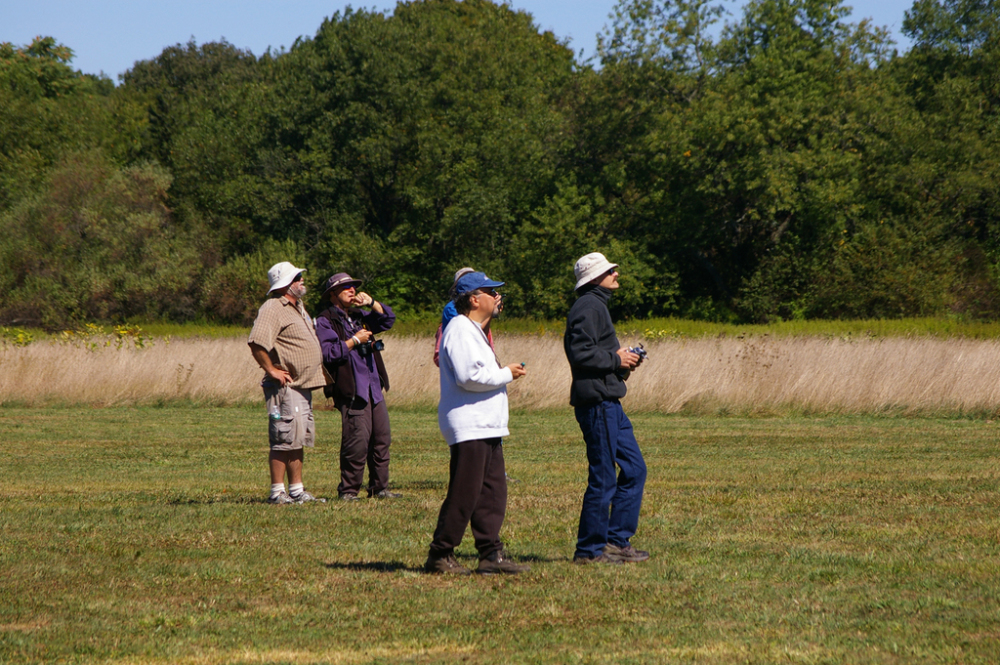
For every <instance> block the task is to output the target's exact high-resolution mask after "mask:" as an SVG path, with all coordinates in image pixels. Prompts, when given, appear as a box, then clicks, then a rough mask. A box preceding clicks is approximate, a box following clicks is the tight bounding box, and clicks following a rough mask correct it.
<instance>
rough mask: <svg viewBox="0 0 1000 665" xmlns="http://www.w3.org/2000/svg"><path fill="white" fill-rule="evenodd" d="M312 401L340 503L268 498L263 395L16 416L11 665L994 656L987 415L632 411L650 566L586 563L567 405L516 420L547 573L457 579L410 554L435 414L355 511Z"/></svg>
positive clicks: (4, 643) (6, 612)
mask: <svg viewBox="0 0 1000 665" xmlns="http://www.w3.org/2000/svg"><path fill="white" fill-rule="evenodd" d="M317 418H318V447H317V448H316V450H315V451H312V452H309V453H307V458H306V486H307V488H309V489H310V490H311V491H313V492H314V493H315V494H317V495H318V496H324V497H328V498H330V499H331V500H330V501H329V502H327V503H323V504H320V503H317V504H314V505H302V506H270V505H267V504H266V503H264V501H263V499H264V496H265V493H266V491H267V486H268V482H267V476H266V468H265V458H266V454H267V453H266V435H265V428H266V415H265V414H264V413H263V410H262V409H260V408H253V409H251V408H241V407H234V408H221V409H220V408H199V407H194V406H180V407H167V408H107V409H88V408H70V407H66V408H52V409H21V408H9V407H7V408H0V453H2V457H3V462H4V472H3V474H2V476H0V478H2V481H0V662H3V663H22V662H25V663H31V662H67V663H71V662H87V663H91V662H94V663H105V662H107V663H119V662H121V663H133V662H134V663H140V662H141V663H325V662H330V663H436V662H455V661H458V662H465V663H506V662H515V663H661V662H662V663H671V662H693V663H777V662H790V663H942V662H944V663H950V662H954V663H990V664H993V663H997V662H998V661H1000V510H998V509H1000V486H998V480H1000V452H998V436H997V433H998V425H997V424H996V423H993V422H990V421H986V420H931V419H902V418H883V419H879V418H870V417H830V418H819V417H816V418H790V417H789V418H774V419H765V418H757V419H741V418H691V417H681V416H661V415H648V414H646V415H636V416H634V417H633V422H634V424H635V426H636V430H637V434H638V437H639V440H640V442H641V445H642V447H643V450H644V452H645V455H646V460H647V463H648V466H649V480H648V483H647V486H646V497H645V502H644V504H643V509H642V518H641V522H640V530H639V533H638V535H637V536H636V537H635V538H634V540H633V543H634V544H635V545H637V546H638V547H640V548H642V549H648V550H650V552H651V553H652V559H651V560H650V561H649V562H647V563H644V564H638V565H632V566H624V567H599V566H587V567H582V566H576V565H574V564H572V562H571V558H572V554H573V544H574V538H575V532H576V520H577V516H578V511H579V503H580V498H581V495H582V492H583V489H584V485H585V482H586V478H585V474H586V464H585V459H584V451H583V446H582V443H581V441H580V439H579V434H578V431H577V429H576V423H575V421H574V420H573V417H572V413H571V412H570V411H569V410H560V411H534V412H520V413H514V414H512V417H511V421H512V435H511V437H510V438H509V439H508V440H507V444H506V446H505V450H506V453H505V454H506V457H507V466H508V473H509V474H510V476H511V477H512V478H513V479H514V481H513V482H512V483H511V485H510V500H509V506H508V513H507V522H506V525H505V528H504V538H505V541H506V542H507V544H508V547H509V550H510V551H511V553H512V554H513V555H514V556H515V558H520V559H521V560H523V561H525V562H528V563H530V564H531V566H532V570H531V572H530V573H528V574H525V575H521V576H517V577H479V576H473V577H467V578H461V579H457V578H443V577H437V576H429V575H425V574H423V573H421V572H420V568H421V565H422V564H423V561H424V558H425V556H426V551H427V545H428V543H429V541H430V538H431V533H432V531H433V527H434V524H435V520H436V517H437V510H438V508H439V506H440V503H441V500H442V498H443V496H444V492H445V488H446V483H447V463H448V462H447V461H448V451H447V447H446V445H445V444H444V442H443V441H442V440H441V439H440V436H439V434H438V431H437V421H436V414H435V413H434V412H433V411H431V410H421V411H401V410H395V411H391V418H392V424H393V432H394V443H393V450H392V455H393V461H392V467H391V473H392V480H393V485H394V487H395V488H396V489H397V490H399V491H401V492H403V493H404V494H405V497H404V498H402V499H397V500H389V501H375V500H364V501H360V502H356V503H353V504H345V503H340V502H337V501H336V500H335V498H334V497H335V496H336V484H337V480H338V478H337V471H336V466H337V444H338V441H339V416H338V414H337V413H336V412H329V411H321V412H318V414H317ZM470 541H471V536H467V541H466V542H465V543H463V545H462V548H461V550H460V554H461V555H462V556H461V557H460V560H462V561H463V562H464V563H465V564H467V565H470V566H474V565H475V557H474V549H473V547H472V545H471V542H470Z"/></svg>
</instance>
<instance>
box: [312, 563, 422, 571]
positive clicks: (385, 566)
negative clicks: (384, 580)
mask: <svg viewBox="0 0 1000 665" xmlns="http://www.w3.org/2000/svg"><path fill="white" fill-rule="evenodd" d="M323 566H324V567H326V568H329V569H330V570H362V571H367V572H370V573H398V572H401V571H402V572H410V573H422V572H423V571H424V568H423V566H408V565H406V564H405V563H403V562H401V561H355V562H351V563H338V562H334V563H324V564H323Z"/></svg>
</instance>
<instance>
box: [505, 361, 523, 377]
mask: <svg viewBox="0 0 1000 665" xmlns="http://www.w3.org/2000/svg"><path fill="white" fill-rule="evenodd" d="M507 369H509V370H510V373H511V374H513V375H514V379H515V380H517V379H520V378H521V377H522V376H524V375H525V374H527V373H528V371H527V370H526V369H524V365H523V364H522V363H513V364H511V365H507Z"/></svg>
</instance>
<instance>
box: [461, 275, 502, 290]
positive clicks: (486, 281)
mask: <svg viewBox="0 0 1000 665" xmlns="http://www.w3.org/2000/svg"><path fill="white" fill-rule="evenodd" d="M504 284H506V282H496V281H494V280H492V279H490V278H489V277H487V276H486V273H482V272H470V273H466V274H465V275H462V276H461V277H459V278H458V281H457V282H455V295H456V296H464V295H465V294H467V293H472V292H473V291H475V290H476V289H495V288H497V287H498V286H503V285H504Z"/></svg>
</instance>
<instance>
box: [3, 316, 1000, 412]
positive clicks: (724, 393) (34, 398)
mask: <svg viewBox="0 0 1000 665" xmlns="http://www.w3.org/2000/svg"><path fill="white" fill-rule="evenodd" d="M385 341H386V349H385V361H386V365H387V367H388V370H389V374H390V380H391V383H392V390H391V392H390V394H389V402H390V404H392V405H395V406H432V405H434V404H436V403H437V396H438V372H437V368H436V367H435V366H434V364H433V362H432V361H431V350H432V348H433V340H432V339H429V338H424V337H392V336H386V337H385ZM634 341H636V340H632V342H634ZM646 348H647V350H648V351H649V359H648V360H647V361H646V363H645V364H644V365H643V366H642V367H641V368H640V369H639V370H638V371H637V372H635V374H634V375H633V376H632V378H631V379H630V380H629V395H628V397H627V398H626V399H627V406H628V407H629V408H630V409H634V410H646V411H660V412H668V413H669V412H677V411H682V410H686V411H695V412H713V411H722V412H726V411H729V412H741V413H745V412H767V411H781V410H788V409H795V410H803V411H807V412H818V413H830V412H850V413H879V412H886V411H892V412H901V413H984V412H985V413H993V412H1000V342H996V341H989V340H970V339H949V340H941V339H932V338H889V339H878V340H872V339H869V340H858V341H844V340H840V339H821V338H802V337H796V338H769V337H748V338H745V339H736V338H732V337H726V338H719V339H705V338H702V339H680V340H651V341H647V342H646ZM497 353H498V356H499V357H500V359H501V361H502V362H504V363H509V362H524V363H526V367H527V369H528V376H526V377H525V378H524V379H522V380H519V381H516V382H515V383H514V384H512V385H511V387H510V397H511V406H512V407H514V408H553V407H566V406H567V403H568V397H569V380H570V375H569V367H568V365H567V363H566V360H565V357H564V355H563V350H562V341H561V339H560V338H558V337H555V336H527V335H524V336H501V337H499V338H498V340H497ZM261 376H262V373H261V371H260V369H259V368H258V367H257V366H256V364H255V363H254V361H253V359H252V358H251V356H250V353H249V350H248V349H247V346H246V344H245V343H244V342H243V341H242V340H239V339H185V340H175V341H173V342H170V343H169V344H167V343H164V342H162V341H160V342H157V343H156V344H154V345H153V346H152V347H150V348H146V349H131V348H124V349H120V350H118V349H115V348H113V347H111V348H98V349H96V350H88V349H86V348H81V347H74V346H69V345H60V344H56V343H35V344H31V345H30V346H27V347H12V346H8V347H3V348H2V349H0V404H10V403H20V404H28V405H42V404H51V403H85V404H93V405H98V406H106V405H119V404H142V403H147V404H148V403H156V402H166V401H173V400H194V401H197V402H209V403H213V404H237V403H251V402H256V401H258V400H259V399H260V389H259V387H258V385H259V381H260V378H261ZM320 401H321V400H320Z"/></svg>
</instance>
